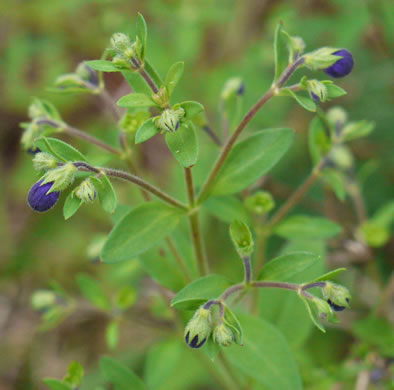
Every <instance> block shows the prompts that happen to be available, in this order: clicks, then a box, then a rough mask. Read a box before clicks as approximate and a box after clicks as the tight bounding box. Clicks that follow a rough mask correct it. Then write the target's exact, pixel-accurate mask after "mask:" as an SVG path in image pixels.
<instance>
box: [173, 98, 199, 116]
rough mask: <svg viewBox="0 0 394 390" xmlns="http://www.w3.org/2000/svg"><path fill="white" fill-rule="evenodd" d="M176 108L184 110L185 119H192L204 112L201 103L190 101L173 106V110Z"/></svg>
mask: <svg viewBox="0 0 394 390" xmlns="http://www.w3.org/2000/svg"><path fill="white" fill-rule="evenodd" d="M178 107H182V108H183V109H184V110H185V117H184V118H185V119H192V118H193V117H195V116H196V115H198V114H200V113H201V112H203V111H204V106H203V105H202V104H201V103H198V102H193V101H191V100H190V101H187V102H182V103H179V104H176V105H175V106H174V110H175V109H176V108H178Z"/></svg>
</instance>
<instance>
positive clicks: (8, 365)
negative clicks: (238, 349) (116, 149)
mask: <svg viewBox="0 0 394 390" xmlns="http://www.w3.org/2000/svg"><path fill="white" fill-rule="evenodd" d="M137 12H141V13H142V14H143V15H144V17H145V19H146V21H147V23H148V29H149V30H148V31H149V37H148V39H149V41H148V58H149V59H150V61H151V62H152V63H153V64H155V66H156V68H157V69H158V71H159V72H160V73H161V74H165V72H166V71H167V69H168V67H169V66H170V65H171V64H172V63H173V62H175V61H184V62H185V73H184V76H183V79H182V82H181V84H180V86H179V87H178V89H177V91H176V96H175V98H178V97H179V98H182V99H183V100H197V101H199V102H201V103H202V104H203V105H204V106H205V108H206V111H207V115H208V118H209V119H210V121H211V124H212V128H213V129H214V130H215V131H216V132H217V133H218V134H219V135H220V134H221V130H220V126H221V123H220V117H219V110H218V108H219V103H218V102H219V96H220V92H221V90H222V88H223V85H224V83H225V81H226V80H227V79H228V78H230V77H234V76H239V77H242V78H243V79H244V81H245V85H246V95H245V101H246V102H245V108H248V107H249V106H250V105H251V104H253V103H254V102H255V101H256V99H257V98H258V97H260V96H261V94H262V93H263V92H264V91H265V90H266V89H267V88H268V87H269V86H270V84H271V82H272V75H273V49H272V41H273V34H274V31H275V26H276V24H277V23H278V22H279V21H282V22H283V24H284V26H285V28H286V30H287V31H289V32H290V33H291V34H293V35H297V36H301V37H302V38H303V39H304V40H305V42H306V44H307V50H313V49H315V48H318V47H321V46H333V47H344V48H347V49H348V50H350V51H351V52H352V53H353V55H354V59H355V67H354V70H353V72H352V73H351V75H350V76H348V77H347V78H345V79H343V80H340V81H339V82H338V84H339V85H340V86H341V87H343V88H344V89H346V90H347V91H348V94H347V95H346V96H345V97H343V98H340V99H338V100H336V101H335V102H334V103H327V104H325V105H324V107H323V108H324V109H327V108H329V107H330V106H332V105H341V106H343V107H344V108H345V109H346V111H347V112H348V115H349V118H350V119H351V120H361V119H367V120H371V121H374V122H375V123H376V129H375V131H374V132H373V133H372V134H371V135H369V136H368V137H367V138H362V139H360V140H357V141H355V142H353V143H352V144H351V148H352V152H353V154H354V156H355V159H356V164H357V168H358V169H363V168H364V171H367V170H369V171H370V174H369V176H368V177H367V179H366V181H365V184H364V186H363V189H362V192H363V197H364V200H365V203H366V205H367V211H368V215H373V214H374V212H375V211H376V210H378V209H379V208H380V207H382V206H383V205H384V204H386V203H388V202H389V201H390V200H392V199H393V198H394V185H393V183H394V164H393V161H394V153H393V150H394V136H393V128H392V127H393V126H392V123H393V115H392V112H393V83H392V75H393V74H392V69H393V59H392V55H393V42H394V18H393V15H394V7H393V3H392V2H391V1H389V0H370V1H367V0H347V1H343V0H305V1H302V0H291V1H285V0H242V1H229V0H183V1H181V0H145V1H130V0H129V1H124V0H114V1H108V0H100V1H99V0H97V1H93V0H91V1H89V0H84V1H83V0H67V1H58V0H52V1H49V0H32V1H22V0H19V1H15V0H13V1H11V0H0V53H1V56H0V69H1V72H0V100H1V105H0V118H1V120H0V129H1V130H0V147H1V166H0V169H1V184H0V186H1V187H0V201H1V209H0V238H1V246H0V351H1V352H0V390H10V389H41V388H44V387H43V385H42V384H41V379H42V378H43V377H44V376H54V377H61V376H62V375H63V374H64V372H65V368H66V366H67V365H68V363H69V362H70V361H71V360H75V359H77V360H79V361H80V362H81V363H83V364H84V365H85V366H86V367H87V368H88V369H90V368H92V370H93V369H94V367H95V365H96V363H97V357H98V356H100V355H101V354H105V353H108V347H107V346H106V344H105V337H104V333H105V326H106V324H107V323H108V319H107V318H106V317H105V316H103V315H102V314H100V313H99V312H94V311H92V312H90V311H89V310H85V311H84V309H83V308H80V312H78V313H77V314H73V316H72V317H71V318H70V319H67V320H66V321H65V322H64V323H63V324H62V325H61V326H60V327H58V328H56V329H55V330H53V331H50V332H49V333H42V332H39V331H38V330H37V329H38V326H39V324H40V316H39V314H37V313H35V312H34V311H33V310H32V309H31V306H30V296H31V294H32V292H33V291H35V290H37V289H40V288H47V287H48V286H49V282H50V281H52V280H56V281H57V282H59V283H60V284H61V285H62V286H63V288H64V289H65V290H67V291H68V293H69V294H71V295H72V296H75V297H76V298H78V297H79V296H80V293H79V292H78V288H77V285H76V283H75V276H76V275H77V274H78V273H79V272H82V271H83V272H87V273H90V274H93V275H97V278H98V279H100V280H102V281H103V283H104V284H105V288H106V289H107V290H108V291H111V289H112V288H116V287H118V286H119V285H123V284H130V285H131V286H133V288H135V289H136V290H137V291H138V293H137V295H138V303H137V304H136V305H135V306H134V307H133V308H132V310H131V313H130V315H129V316H128V317H129V318H128V320H127V321H128V322H126V325H125V326H123V327H122V328H121V340H122V343H121V344H122V345H124V346H123V347H122V346H121V347H119V351H118V352H119V354H121V355H124V356H127V359H130V361H132V362H133V364H134V368H135V369H136V371H137V372H143V371H144V370H143V368H142V367H143V361H144V357H143V356H145V355H144V353H145V351H146V350H147V348H148V347H149V346H150V345H152V341H157V340H159V339H160V337H162V335H163V334H165V331H163V328H165V329H166V331H167V333H168V330H170V331H171V327H169V325H168V324H167V322H166V321H167V320H166V319H165V315H164V317H163V314H162V313H161V312H160V313H161V314H160V316H158V317H155V316H154V314H152V312H153V313H154V310H156V309H154V308H155V307H156V306H155V305H156V303H157V302H156V300H155V299H156V295H157V294H156V295H155V293H154V291H155V288H156V287H155V286H153V287H152V286H151V282H149V279H146V278H144V277H143V275H142V270H141V269H140V267H139V266H138V265H137V264H135V263H128V264H122V265H120V266H113V267H108V266H98V265H97V264H94V263H93V262H92V261H89V258H88V257H89V256H88V250H87V248H90V250H91V251H92V250H93V249H94V248H93V249H92V246H91V245H90V244H91V243H92V240H94V239H95V238H96V239H97V235H98V234H105V233H107V232H108V231H109V229H110V227H111V221H110V218H109V217H108V216H107V215H103V213H102V212H101V209H100V208H99V206H97V205H93V206H91V207H83V208H82V210H80V211H79V212H78V214H77V215H76V216H75V217H73V218H72V219H71V220H68V221H66V222H65V221H64V220H63V217H62V210H61V206H59V205H58V206H57V207H56V208H55V209H54V210H52V211H51V212H49V213H47V214H42V215H37V214H35V213H34V212H33V211H31V210H30V209H29V207H28V206H27V204H26V196H27V192H28V190H29V188H30V186H31V185H32V184H33V183H34V181H35V180H36V173H35V172H34V170H33V167H32V164H31V156H30V155H28V154H26V153H23V152H22V151H21V150H20V144H19V139H20V136H21V132H22V131H21V129H20V127H19V123H20V122H23V121H26V120H27V114H26V113H27V107H28V105H29V104H30V102H31V99H32V97H33V96H37V97H40V98H44V99H48V100H50V101H51V102H52V103H54V104H55V105H56V107H57V108H58V109H59V111H60V112H61V114H62V117H63V118H64V119H65V120H66V121H67V122H68V123H70V124H72V125H73V126H76V127H79V128H82V129H85V130H87V131H89V132H91V133H92V134H95V135H97V136H98V137H101V138H103V139H106V140H108V142H116V138H115V135H114V134H115V131H114V130H115V128H114V124H113V123H111V121H110V118H109V117H108V116H107V115H106V111H105V109H104V107H103V106H102V105H101V102H100V100H99V99H97V97H94V96H85V95H81V96H78V95H70V96H63V95H56V94H52V93H50V92H47V91H46V88H47V87H49V86H51V85H52V84H53V82H54V80H55V78H56V77H57V76H58V75H60V74H63V73H68V72H71V71H72V70H73V69H74V68H75V67H76V65H77V64H78V63H79V62H80V61H83V60H90V59H98V58H99V57H100V56H101V54H102V51H103V49H104V48H105V47H107V46H108V43H109V37H110V36H111V34H112V33H114V32H118V31H121V32H125V33H130V35H131V36H133V33H134V24H135V18H136V15H137ZM105 81H106V85H107V87H108V89H109V91H110V92H111V94H112V95H113V96H115V97H119V96H121V95H123V94H125V93H127V92H128V87H127V85H126V84H125V83H124V81H123V80H122V78H121V75H120V73H116V74H106V75H105ZM312 118H313V115H312V114H311V113H309V112H306V111H304V110H303V109H302V108H301V107H299V106H297V105H296V104H295V103H294V102H293V101H291V100H290V99H287V98H280V99H274V100H273V102H270V103H269V104H268V105H267V106H266V107H264V109H263V110H262V112H261V113H260V114H259V115H258V116H257V118H256V119H255V120H254V121H253V123H252V126H251V127H252V129H256V130H257V129H260V128H264V127H270V126H272V127H280V126H289V127H292V128H293V129H295V131H296V133H297V137H296V138H297V140H296V144H295V145H293V147H292V149H291V152H290V153H289V154H288V155H287V156H286V157H285V158H284V159H283V160H282V161H281V164H280V167H279V168H277V169H275V170H274V172H273V174H272V177H270V178H269V180H268V189H269V190H270V191H271V192H272V193H273V194H274V196H275V198H277V200H278V203H280V202H281V201H282V200H283V199H285V198H286V197H287V196H288V195H289V193H291V190H292V189H293V188H295V187H296V186H297V185H298V184H299V183H300V182H301V181H302V180H303V179H304V178H305V177H306V176H307V175H308V173H309V172H310V169H311V161H310V157H309V152H308V148H307V129H308V124H309V122H310V120H311V119H312ZM72 142H73V144H74V145H76V146H78V147H79V148H80V150H81V151H84V152H87V153H88V154H89V153H90V154H91V155H95V153H96V154H97V153H98V152H97V151H95V150H93V149H92V148H91V147H88V146H86V145H85V144H83V143H82V142H79V141H75V140H73V141H72ZM201 143H202V146H201V148H207V149H210V148H211V149H212V148H213V147H212V146H211V145H209V139H208V138H207V137H206V135H204V134H202V135H201ZM136 155H137V159H138V161H139V164H140V168H141V169H142V171H143V172H144V173H145V174H146V175H147V176H148V177H149V178H150V179H151V180H152V181H154V182H156V183H158V184H160V185H162V186H163V187H166V188H169V190H170V192H178V189H177V188H178V187H179V193H180V194H182V192H183V188H182V185H181V184H176V183H177V182H180V180H178V178H177V175H176V173H177V172H178V171H176V170H174V168H173V162H172V160H171V157H170V156H169V154H168V152H167V151H166V150H165V147H164V144H163V143H160V142H153V143H152V144H150V145H147V146H144V147H143V148H142V149H141V150H139V151H138V152H136ZM210 161H211V160H209V161H208V162H204V161H202V162H201V163H200V167H197V168H196V169H197V170H199V171H200V176H201V177H203V175H204V174H206V167H207V166H209V163H210ZM200 181H201V179H200ZM117 191H118V197H119V199H120V201H121V203H127V201H128V199H129V198H130V196H131V195H132V194H133V193H134V192H135V191H134V192H133V191H131V190H130V189H129V187H126V186H124V185H119V186H117ZM180 196H183V194H182V195H180ZM310 205H312V206H313V205H314V206H315V209H317V210H318V212H319V213H320V214H324V215H326V216H327V217H328V218H330V219H332V220H335V221H338V222H340V223H341V224H342V225H344V226H345V227H346V228H347V229H348V230H349V231H350V230H351V229H352V226H354V224H355V221H354V215H353V212H352V205H351V203H350V202H349V201H345V202H344V203H341V202H340V201H338V200H337V199H336V198H335V197H334V196H333V195H332V193H331V192H330V191H327V190H325V189H322V188H321V187H319V188H314V189H313V190H312V191H311V193H310V194H309V195H308V200H307V201H306V202H305V203H304V204H303V206H304V208H308V206H310ZM301 208H302V206H301ZM206 226H207V229H209V228H210V229H212V231H213V229H219V231H220V232H223V234H218V235H217V236H216V240H215V239H211V240H210V241H209V242H208V244H207V245H208V248H209V249H210V250H211V251H212V252H213V253H215V256H218V257H220V254H221V252H220V249H221V248H220V245H221V242H222V241H221V240H224V238H223V237H224V236H225V234H226V232H227V225H225V224H223V223H219V222H212V223H209V222H206ZM211 237H212V235H211ZM227 244H228V243H227V242H226V245H227ZM341 245H342V243H341ZM338 246H339V244H338ZM331 249H332V250H331ZM331 249H330V250H331V252H330V253H331V256H327V258H328V260H327V261H328V262H329V263H328V264H329V267H330V268H331V267H333V266H346V267H349V268H350V269H351V271H350V275H351V276H350V277H349V278H348V280H346V282H345V284H346V283H351V286H349V287H350V289H351V290H352V292H353V294H354V296H355V297H356V298H355V308H354V310H352V311H351V312H350V313H349V314H348V315H347V317H344V319H342V321H343V324H342V326H341V327H338V328H337V329H329V331H328V333H327V334H326V335H325V336H323V335H321V334H318V333H317V331H315V330H310V332H309V333H308V334H306V335H305V337H304V338H303V340H302V343H300V344H299V345H298V346H297V351H298V353H297V354H296V356H297V360H298V362H299V365H300V367H301V372H302V375H303V378H304V381H305V383H306V385H305V387H306V388H310V389H333V390H334V389H336V390H340V389H348V388H349V389H353V388H356V389H357V390H362V389H364V387H355V386H356V383H358V382H357V381H361V380H362V377H361V379H360V375H361V374H360V373H363V372H367V373H371V372H377V373H376V375H375V376H376V377H377V378H378V379H376V381H375V382H376V383H375V382H374V383H373V381H372V380H369V383H370V384H369V386H370V387H368V388H371V389H373V388H377V389H381V388H382V389H383V388H389V387H386V386H389V384H388V383H389V382H388V381H387V367H388V365H389V363H388V360H387V358H388V356H387V349H386V350H384V348H383V347H382V345H384V344H387V342H388V343H390V342H393V339H392V338H391V339H390V337H388V338H387V335H388V334H389V333H390V323H389V322H385V320H382V321H383V323H381V322H379V324H378V323H373V324H372V325H371V324H367V325H364V327H363V325H361V326H359V327H358V329H359V330H358V331H356V330H355V329H356V328H353V325H352V324H353V322H354V320H360V319H365V318H369V317H368V315H369V313H370V312H375V310H376V308H377V305H380V306H379V308H378V309H379V310H380V311H381V313H380V314H382V313H383V315H382V316H381V317H382V318H385V319H386V320H391V321H393V320H394V314H393V312H392V306H390V304H387V302H388V303H390V297H391V299H392V296H393V290H394V286H393V277H392V266H393V263H392V259H393V257H394V240H393V239H391V240H390V241H388V243H387V244H386V245H385V246H384V247H381V248H378V249H374V250H372V252H370V253H369V254H370V255H369V256H368V257H367V258H365V256H364V257H363V256H362V255H359V254H357V253H355V254H353V255H352V256H350V255H348V254H346V252H343V251H342V252H341V249H343V247H337V248H331ZM227 252H228V251H227ZM231 256H233V257H234V254H232V255H231ZM234 261H235V260H234ZM330 261H331V263H330ZM218 263H220V260H218ZM218 267H220V266H219V265H218V266H217V268H218ZM222 268H223V272H227V274H228V275H229V276H231V277H234V278H237V272H238V271H240V269H241V268H240V267H239V269H236V270H233V269H232V268H231V267H228V270H226V265H223V267H222ZM219 269H221V268H219ZM390 275H391V278H390ZM355 288H356V289H357V291H356V292H354V291H353V290H354V289H355ZM152 289H153V290H152ZM152 291H153V293H152ZM382 302H383V303H382ZM385 305H386V306H385ZM147 306H148V307H150V310H148V312H147V310H146V307H147ZM157 310H159V309H157ZM160 310H161V309H160ZM160 310H159V311H160ZM161 311H162V310H161ZM161 321H162V322H163V323H164V325H163V326H161V327H160V326H158V324H159V325H160V324H161ZM294 321H296V319H294ZM365 323H366V321H365ZM147 324H148V325H147ZM362 324H364V323H363V322H362ZM378 326H382V329H384V331H383V330H382V331H378V330H377V329H378V328H377V327H378ZM387 329H389V330H388V333H387ZM384 332H385V333H384ZM383 333H384V335H385V337H386V338H385V339H384V340H381V339H379V337H378V335H379V334H383ZM170 334H171V333H170ZM373 336H377V337H375V338H374V337H373ZM301 346H302V348H301ZM164 347H165V346H164ZM164 347H163V349H164ZM382 348H383V349H382ZM391 350H392V349H391ZM385 351H386V352H385ZM148 356H149V355H148ZM187 356H188V357H187V358H186V357H185V359H186V360H185V361H186V363H184V364H185V365H186V364H189V366H187V367H191V366H192V365H193V359H194V358H193V357H191V355H187ZM187 359H189V360H187ZM374 370H375V371H374ZM379 370H380V371H379ZM378 371H379V372H378ZM191 372H193V373H191ZM380 372H382V374H381V376H380V377H379V373H380ZM189 374H190V375H192V377H193V375H197V374H198V368H194V370H191V371H190V373H189ZM385 375H386V376H385ZM183 376H184V375H183ZM181 378H182V375H180V379H179V381H178V382H179V383H177V384H175V383H173V384H171V385H168V386H169V387H166V385H164V384H161V386H162V387H160V386H158V387H152V388H163V389H166V388H167V389H170V388H171V389H178V388H179V389H182V388H184V389H186V388H196V389H198V388H200V389H202V388H204V389H207V388H212V389H213V388H215V387H213V385H212V383H211V384H209V381H208V384H205V385H201V383H200V384H198V383H199V382H198V380H194V382H193V384H190V383H189V384H187V383H188V382H187V381H186V382H185V381H183V382H182V380H181ZM382 378H383V379H382ZM163 386H164V387H163ZM204 386H205V387H204ZM359 386H361V385H359ZM88 388H89V387H88ZM365 388H367V387H365Z"/></svg>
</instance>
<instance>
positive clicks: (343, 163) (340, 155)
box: [329, 145, 354, 170]
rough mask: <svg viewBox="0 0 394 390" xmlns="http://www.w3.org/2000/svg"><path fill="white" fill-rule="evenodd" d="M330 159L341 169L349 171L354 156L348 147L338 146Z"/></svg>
mask: <svg viewBox="0 0 394 390" xmlns="http://www.w3.org/2000/svg"><path fill="white" fill-rule="evenodd" d="M329 159H330V160H331V161H332V162H333V163H334V164H335V165H336V166H337V167H339V168H342V169H345V170H348V169H350V168H351V167H352V166H353V164H354V161H353V156H352V154H351V152H350V150H349V149H348V148H347V147H346V146H341V145H337V146H336V147H334V148H333V149H332V150H331V152H330V154H329Z"/></svg>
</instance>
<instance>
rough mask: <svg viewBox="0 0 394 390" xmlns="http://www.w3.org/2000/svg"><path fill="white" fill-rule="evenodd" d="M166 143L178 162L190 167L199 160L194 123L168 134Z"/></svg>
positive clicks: (184, 124)
mask: <svg viewBox="0 0 394 390" xmlns="http://www.w3.org/2000/svg"><path fill="white" fill-rule="evenodd" d="M166 143H167V146H168V149H170V150H171V152H172V154H173V156H174V157H175V158H176V160H177V161H178V162H179V163H180V164H181V165H183V166H184V167H190V166H192V165H194V164H195V163H196V162H197V159H198V150H199V147H198V140H197V136H196V131H195V128H194V125H193V123H192V122H187V123H182V124H181V126H180V127H179V129H178V130H176V131H174V132H172V133H170V132H167V133H166Z"/></svg>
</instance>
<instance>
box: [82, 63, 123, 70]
mask: <svg viewBox="0 0 394 390" xmlns="http://www.w3.org/2000/svg"><path fill="white" fill-rule="evenodd" d="M85 64H86V65H88V66H90V67H91V68H92V69H94V70H98V71H100V72H120V69H119V68H118V67H117V66H115V64H113V63H112V62H111V61H106V60H93V61H85Z"/></svg>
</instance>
